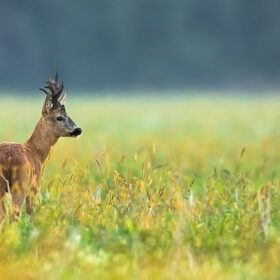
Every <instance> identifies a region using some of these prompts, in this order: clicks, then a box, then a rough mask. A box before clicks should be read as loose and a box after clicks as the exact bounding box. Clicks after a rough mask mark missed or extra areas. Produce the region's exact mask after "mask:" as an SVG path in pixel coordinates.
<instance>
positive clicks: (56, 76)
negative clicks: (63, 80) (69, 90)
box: [55, 72, 58, 84]
mask: <svg viewBox="0 0 280 280" xmlns="http://www.w3.org/2000/svg"><path fill="white" fill-rule="evenodd" d="M55 83H56V84H58V73H57V72H55Z"/></svg>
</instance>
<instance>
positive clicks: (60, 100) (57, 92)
mask: <svg viewBox="0 0 280 280" xmlns="http://www.w3.org/2000/svg"><path fill="white" fill-rule="evenodd" d="M46 84H47V85H46V86H45V87H44V88H40V90H41V91H43V92H44V93H45V94H46V95H47V100H48V101H49V103H50V104H49V106H48V107H49V108H52V107H58V106H62V105H64V102H65V98H66V93H63V89H64V85H63V82H62V83H61V84H59V82H58V74H57V72H56V73H55V78H54V79H53V78H50V79H49V80H48V81H47V82H46Z"/></svg>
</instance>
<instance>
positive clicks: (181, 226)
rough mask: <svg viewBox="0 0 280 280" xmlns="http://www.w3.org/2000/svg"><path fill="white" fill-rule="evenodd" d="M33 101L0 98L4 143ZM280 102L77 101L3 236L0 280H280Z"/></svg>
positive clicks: (32, 116)
mask: <svg viewBox="0 0 280 280" xmlns="http://www.w3.org/2000/svg"><path fill="white" fill-rule="evenodd" d="M41 103H42V100H39V99H38V100H35V101H31V100H30V99H27V100H18V99H12V98H7V99H5V98H1V111H0V120H1V122H0V139H1V141H7V140H9V141H16V142H23V141H25V140H26V138H27V137H28V136H29V135H30V133H31V132H32V130H33V127H34V125H35V123H36V121H37V120H38V118H39V115H40V109H41ZM279 107H280V99H278V98H272V97H270V98H267V99H264V98H254V99H253V98H245V97H242V98H241V97H239V98H233V97H232V98H217V97H216V98H210V97H206V96H205V97H200V98H183V97H177V98H175V97H174V98H167V97H166V98H163V99H160V98H129V99H128V100H127V99H126V98H121V99H113V98H103V99H102V98H96V99H86V98H83V99H82V98H81V100H78V99H75V98H74V99H73V98H72V99H71V97H70V98H69V100H68V104H67V108H68V113H69V115H70V116H71V117H72V118H73V119H74V120H75V121H76V122H77V124H79V125H80V126H81V127H82V128H83V130H84V133H83V135H82V136H81V137H80V138H79V139H61V140H60V141H59V143H58V144H57V145H56V146H55V147H54V148H53V150H52V152H51V156H50V159H49V160H48V162H47V164H46V166H45V170H44V174H43V177H42V182H41V192H40V194H39V196H38V201H37V204H36V208H35V212H34V215H33V216H32V218H31V219H30V217H29V216H28V215H26V214H25V213H24V211H23V213H22V216H21V219H20V220H19V221H18V222H9V221H8V220H6V222H5V224H3V225H2V226H1V234H0V244H1V246H0V275H1V279H9V278H11V279H18V277H19V276H20V277H21V278H20V279H254V280H256V279H279V277H280V250H279V246H280V235H279V233H280V219H279V218H280V212H279V211H280V195H279V194H280V177H279V174H280V173H279V172H280V141H279V140H280V110H279Z"/></svg>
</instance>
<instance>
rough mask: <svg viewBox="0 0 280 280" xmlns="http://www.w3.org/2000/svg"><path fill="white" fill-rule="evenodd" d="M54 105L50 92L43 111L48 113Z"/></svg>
mask: <svg viewBox="0 0 280 280" xmlns="http://www.w3.org/2000/svg"><path fill="white" fill-rule="evenodd" d="M52 107H53V102H52V97H51V95H50V94H48V95H47V96H46V100H45V104H44V107H43V113H45V114H48V113H49V111H50V110H51V108H52Z"/></svg>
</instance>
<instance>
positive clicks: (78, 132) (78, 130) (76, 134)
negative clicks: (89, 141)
mask: <svg viewBox="0 0 280 280" xmlns="http://www.w3.org/2000/svg"><path fill="white" fill-rule="evenodd" d="M82 132H83V131H82V129H81V128H79V127H77V128H75V130H74V131H73V132H72V133H71V134H72V135H73V136H78V135H80V134H82Z"/></svg>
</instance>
